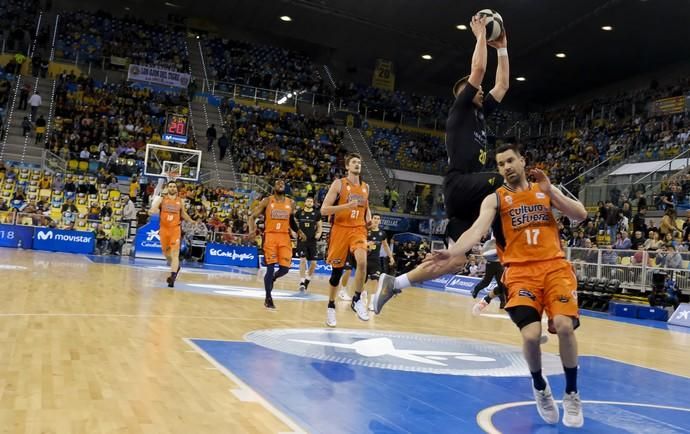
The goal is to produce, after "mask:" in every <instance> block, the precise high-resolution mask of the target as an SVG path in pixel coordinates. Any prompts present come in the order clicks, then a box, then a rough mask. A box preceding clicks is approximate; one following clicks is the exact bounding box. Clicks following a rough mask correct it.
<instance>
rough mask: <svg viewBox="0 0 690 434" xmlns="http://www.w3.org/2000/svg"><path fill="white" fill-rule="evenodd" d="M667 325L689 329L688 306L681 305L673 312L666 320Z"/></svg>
mask: <svg viewBox="0 0 690 434" xmlns="http://www.w3.org/2000/svg"><path fill="white" fill-rule="evenodd" d="M668 324H672V325H677V326H682V327H690V304H688V303H681V305H680V306H678V309H676V311H675V312H673V315H671V318H669V319H668Z"/></svg>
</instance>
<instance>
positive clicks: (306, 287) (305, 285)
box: [304, 279, 310, 291]
mask: <svg viewBox="0 0 690 434" xmlns="http://www.w3.org/2000/svg"><path fill="white" fill-rule="evenodd" d="M309 282H310V280H309V279H306V280H305V281H304V290H305V291H306V290H307V289H309Z"/></svg>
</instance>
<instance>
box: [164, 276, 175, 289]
mask: <svg viewBox="0 0 690 434" xmlns="http://www.w3.org/2000/svg"><path fill="white" fill-rule="evenodd" d="M165 281H166V282H168V288H174V287H175V278H174V277H172V276H168V278H167V279H165Z"/></svg>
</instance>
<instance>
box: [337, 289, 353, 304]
mask: <svg viewBox="0 0 690 434" xmlns="http://www.w3.org/2000/svg"><path fill="white" fill-rule="evenodd" d="M338 298H339V299H341V300H343V301H350V300H352V297H350V294H348V293H347V289H345V288H340V291H338Z"/></svg>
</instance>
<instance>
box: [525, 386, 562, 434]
mask: <svg viewBox="0 0 690 434" xmlns="http://www.w3.org/2000/svg"><path fill="white" fill-rule="evenodd" d="M544 380H545V381H546V389H544V390H537V389H535V388H534V384H532V392H533V393H534V400H535V401H536V402H537V412H539V416H541V418H542V419H544V422H546V423H549V424H551V425H555V424H557V423H558V419H559V416H560V415H559V414H558V406H557V405H556V401H554V399H553V394H552V393H551V386H549V381H548V380H546V378H544Z"/></svg>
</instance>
